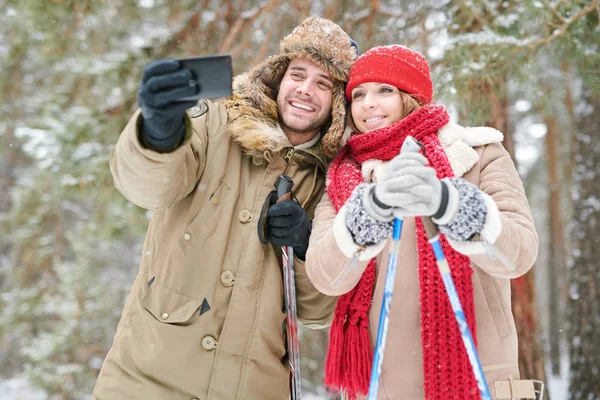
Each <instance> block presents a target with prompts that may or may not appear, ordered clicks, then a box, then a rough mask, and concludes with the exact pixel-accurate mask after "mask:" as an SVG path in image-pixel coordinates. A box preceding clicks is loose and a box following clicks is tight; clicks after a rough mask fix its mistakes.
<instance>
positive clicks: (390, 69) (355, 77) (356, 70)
mask: <svg viewBox="0 0 600 400" xmlns="http://www.w3.org/2000/svg"><path fill="white" fill-rule="evenodd" d="M367 82H380V83H387V84H389V85H393V86H395V87H397V88H398V89H400V90H402V91H403V92H406V93H408V94H410V95H413V96H414V97H415V98H416V99H417V100H418V101H419V102H420V103H421V104H427V103H431V99H432V97H433V83H432V82H431V74H430V72H429V65H428V64H427V60H426V59H425V57H423V55H422V54H421V53H419V52H418V51H414V50H411V49H409V48H408V47H404V46H400V45H391V46H379V47H374V48H372V49H371V50H369V51H367V52H366V53H365V54H363V55H362V56H360V57H359V58H358V60H356V63H355V64H354V66H353V67H352V70H351V71H350V80H349V82H348V86H347V87H346V97H347V98H348V101H350V98H351V96H352V89H354V88H355V87H357V86H358V85H360V84H362V83H367Z"/></svg>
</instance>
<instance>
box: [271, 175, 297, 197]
mask: <svg viewBox="0 0 600 400" xmlns="http://www.w3.org/2000/svg"><path fill="white" fill-rule="evenodd" d="M293 186H294V181H293V180H292V178H290V177H289V176H288V175H285V174H281V175H279V178H277V182H275V190H276V191H277V202H278V203H279V202H282V201H284V200H290V199H291V198H292V187H293Z"/></svg>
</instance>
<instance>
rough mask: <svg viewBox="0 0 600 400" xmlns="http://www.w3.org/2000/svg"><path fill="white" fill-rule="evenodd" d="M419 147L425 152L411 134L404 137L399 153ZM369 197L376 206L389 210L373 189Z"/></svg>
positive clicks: (417, 149) (415, 149) (419, 149)
mask: <svg viewBox="0 0 600 400" xmlns="http://www.w3.org/2000/svg"><path fill="white" fill-rule="evenodd" d="M421 149H423V152H425V146H423V145H422V144H421V142H419V141H418V140H417V139H415V138H414V137H412V136H407V137H406V139H404V143H402V147H401V148H400V153H402V152H405V151H408V152H411V151H412V152H415V153H416V152H419V151H421ZM371 199H373V202H374V203H375V204H376V205H377V207H379V208H381V209H382V210H389V209H390V208H392V207H390V206H388V205H387V204H383V203H382V202H381V201H379V199H378V198H377V196H376V195H375V190H371Z"/></svg>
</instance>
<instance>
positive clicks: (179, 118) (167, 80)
mask: <svg viewBox="0 0 600 400" xmlns="http://www.w3.org/2000/svg"><path fill="white" fill-rule="evenodd" d="M190 81H192V82H193V83H195V81H193V75H192V72H191V71H190V70H189V69H184V68H181V65H180V64H179V62H178V61H177V60H173V59H171V58H165V59H161V60H155V61H152V62H151V63H150V64H148V65H147V66H146V68H144V73H143V75H142V84H141V86H140V90H139V91H138V104H139V105H140V107H141V109H142V117H143V125H142V129H141V134H142V135H143V142H144V144H145V145H147V146H148V147H150V148H152V149H153V150H156V151H158V152H169V151H173V150H175V149H176V148H177V147H179V144H180V143H181V140H182V139H183V136H184V135H185V110H187V109H188V108H191V107H193V106H194V105H195V104H196V101H179V100H178V99H181V98H184V97H187V96H193V95H195V94H196V93H198V86H197V85H195V84H194V85H193V86H190Z"/></svg>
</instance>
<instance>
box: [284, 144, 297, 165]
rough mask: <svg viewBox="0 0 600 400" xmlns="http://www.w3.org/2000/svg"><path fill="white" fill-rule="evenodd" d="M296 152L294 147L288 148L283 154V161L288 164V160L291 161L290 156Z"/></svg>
mask: <svg viewBox="0 0 600 400" xmlns="http://www.w3.org/2000/svg"><path fill="white" fill-rule="evenodd" d="M295 152H296V149H294V148H293V147H292V148H290V149H289V150H288V152H287V154H286V155H285V157H283V161H285V163H286V164H289V163H290V161H292V157H293V156H294V153H295Z"/></svg>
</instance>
